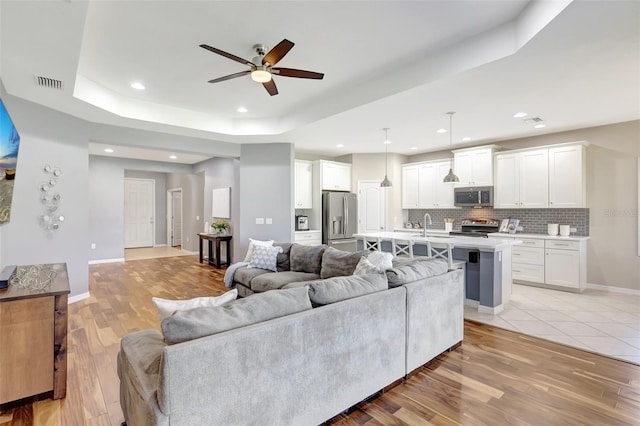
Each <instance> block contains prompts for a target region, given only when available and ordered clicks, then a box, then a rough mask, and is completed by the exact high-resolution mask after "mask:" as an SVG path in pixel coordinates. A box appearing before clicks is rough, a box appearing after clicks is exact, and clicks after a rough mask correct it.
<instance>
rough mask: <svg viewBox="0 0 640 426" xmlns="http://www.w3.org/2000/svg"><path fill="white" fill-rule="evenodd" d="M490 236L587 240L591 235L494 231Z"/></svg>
mask: <svg viewBox="0 0 640 426" xmlns="http://www.w3.org/2000/svg"><path fill="white" fill-rule="evenodd" d="M488 236H489V238H537V239H541V240H562V241H586V240H588V239H589V238H591V237H581V236H578V235H570V236H568V237H561V236H559V235H555V236H552V235H547V234H523V233H519V232H518V233H515V234H506V233H500V232H494V233H492V234H488Z"/></svg>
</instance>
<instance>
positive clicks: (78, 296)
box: [67, 291, 90, 305]
mask: <svg viewBox="0 0 640 426" xmlns="http://www.w3.org/2000/svg"><path fill="white" fill-rule="evenodd" d="M89 296H90V294H89V292H88V291H87V292H86V293H81V294H76V295H75V296H71V297H70V298H68V299H67V304H68V305H70V304H72V303H76V302H79V301H81V300H84V299H88V298H89Z"/></svg>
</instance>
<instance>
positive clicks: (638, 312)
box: [464, 284, 640, 364]
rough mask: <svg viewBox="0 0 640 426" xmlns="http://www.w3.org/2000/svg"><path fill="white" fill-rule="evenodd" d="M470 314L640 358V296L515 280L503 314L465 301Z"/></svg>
mask: <svg viewBox="0 0 640 426" xmlns="http://www.w3.org/2000/svg"><path fill="white" fill-rule="evenodd" d="M464 316H465V318H467V319H470V320H475V321H479V322H483V323H486V324H490V325H494V326H496V327H500V328H505V329H508V330H514V331H519V332H521V333H524V334H529V335H532V336H536V337H541V338H543V339H547V340H552V341H554V342H559V343H563V344H566V345H569V346H574V347H577V348H581V349H586V350H588V351H592V352H597V353H601V354H604V355H608V356H611V357H614V358H619V359H623V360H626V361H629V362H633V363H635V364H640V296H632V295H628V294H620V293H611V292H606V291H601V290H592V289H587V290H585V291H584V292H583V293H580V294H578V293H569V292H564V291H558V290H549V289H544V288H538V287H530V286H524V285H518V284H514V286H513V292H512V294H511V302H509V304H508V305H507V307H506V308H505V309H504V311H502V312H501V313H500V314H498V315H488V314H481V313H479V312H478V311H477V308H474V307H469V306H466V307H465V313H464Z"/></svg>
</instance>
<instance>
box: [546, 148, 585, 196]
mask: <svg viewBox="0 0 640 426" xmlns="http://www.w3.org/2000/svg"><path fill="white" fill-rule="evenodd" d="M585 157H586V156H585V147H584V146H583V145H569V146H560V147H556V148H553V147H552V148H549V207H553V208H574V207H586V185H585V167H586V161H585V159H586V158H585Z"/></svg>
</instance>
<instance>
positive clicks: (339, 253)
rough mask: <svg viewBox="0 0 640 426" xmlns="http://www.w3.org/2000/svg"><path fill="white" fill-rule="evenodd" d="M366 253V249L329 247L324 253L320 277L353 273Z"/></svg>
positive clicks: (342, 275)
mask: <svg viewBox="0 0 640 426" xmlns="http://www.w3.org/2000/svg"><path fill="white" fill-rule="evenodd" d="M366 254H367V251H366V250H361V251H356V252H350V251H343V250H338V249H335V248H333V247H327V248H326V249H325V250H324V253H323V254H322V265H321V269H320V278H331V277H344V276H346V275H352V274H353V271H354V270H355V269H356V265H357V264H358V262H359V261H360V259H361V258H362V256H364V255H366Z"/></svg>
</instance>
